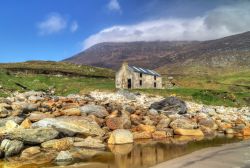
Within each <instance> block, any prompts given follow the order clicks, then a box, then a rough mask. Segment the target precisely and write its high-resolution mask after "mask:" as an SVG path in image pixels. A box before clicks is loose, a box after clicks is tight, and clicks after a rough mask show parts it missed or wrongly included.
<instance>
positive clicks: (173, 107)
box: [150, 97, 187, 114]
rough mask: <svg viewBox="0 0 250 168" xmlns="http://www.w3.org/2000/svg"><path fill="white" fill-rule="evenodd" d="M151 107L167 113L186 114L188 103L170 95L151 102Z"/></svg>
mask: <svg viewBox="0 0 250 168" xmlns="http://www.w3.org/2000/svg"><path fill="white" fill-rule="evenodd" d="M150 109H155V110H158V111H159V110H160V111H162V112H163V113H165V114H176V113H178V114H186V113H187V106H186V103H185V102H184V101H182V100H180V99H178V98H176V97H168V98H166V99H164V100H161V101H159V102H155V103H153V104H151V106H150Z"/></svg>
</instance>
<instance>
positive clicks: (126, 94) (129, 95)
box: [117, 90, 136, 100]
mask: <svg viewBox="0 0 250 168" xmlns="http://www.w3.org/2000/svg"><path fill="white" fill-rule="evenodd" d="M117 94H119V95H122V96H124V97H125V98H126V99H128V100H136V95H135V94H134V93H131V92H129V91H127V90H119V91H118V92H117Z"/></svg>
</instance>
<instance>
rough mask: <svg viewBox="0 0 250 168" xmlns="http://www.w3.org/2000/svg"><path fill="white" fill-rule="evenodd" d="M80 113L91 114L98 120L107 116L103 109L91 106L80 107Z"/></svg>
mask: <svg viewBox="0 0 250 168" xmlns="http://www.w3.org/2000/svg"><path fill="white" fill-rule="evenodd" d="M80 111H81V113H83V114H92V115H95V116H96V117H99V118H103V117H106V116H108V115H109V113H108V112H107V110H106V109H105V107H103V106H99V105H93V104H87V105H85V106H82V107H80Z"/></svg>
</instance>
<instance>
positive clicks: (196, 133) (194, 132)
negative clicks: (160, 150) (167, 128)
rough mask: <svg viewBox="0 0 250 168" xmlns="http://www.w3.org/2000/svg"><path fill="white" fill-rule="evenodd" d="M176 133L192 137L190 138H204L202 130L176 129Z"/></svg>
mask: <svg viewBox="0 0 250 168" xmlns="http://www.w3.org/2000/svg"><path fill="white" fill-rule="evenodd" d="M174 133H175V134H177V135H190V136H204V134H203V132H202V131H201V130H200V129H182V128H177V129H174Z"/></svg>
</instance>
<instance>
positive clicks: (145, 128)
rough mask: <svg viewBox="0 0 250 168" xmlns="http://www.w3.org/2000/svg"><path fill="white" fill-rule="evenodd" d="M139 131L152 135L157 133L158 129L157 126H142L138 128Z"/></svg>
mask: <svg viewBox="0 0 250 168" xmlns="http://www.w3.org/2000/svg"><path fill="white" fill-rule="evenodd" d="M137 130H138V131H141V132H143V131H145V132H149V133H152V132H155V130H156V128H155V126H152V125H143V124H140V125H138V126H137Z"/></svg>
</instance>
